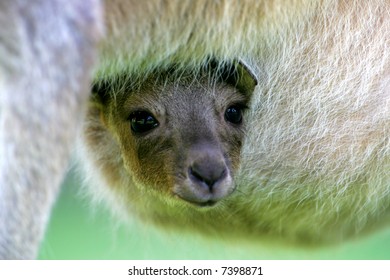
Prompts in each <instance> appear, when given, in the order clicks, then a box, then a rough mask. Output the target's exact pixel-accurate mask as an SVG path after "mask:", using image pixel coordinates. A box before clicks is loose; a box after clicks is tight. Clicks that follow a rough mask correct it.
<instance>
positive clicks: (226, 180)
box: [101, 73, 250, 206]
mask: <svg viewBox="0 0 390 280" xmlns="http://www.w3.org/2000/svg"><path fill="white" fill-rule="evenodd" d="M161 77H163V78H161ZM230 82H231V81H230ZM243 88H244V87H240V86H239V85H238V83H237V82H234V83H233V84H231V83H229V81H224V80H222V79H221V77H220V76H217V75H212V74H210V73H198V74H197V75H195V76H194V75H187V76H186V75H185V74H184V75H183V74H182V75H180V76H177V75H173V77H171V76H169V75H165V74H164V75H163V76H159V77H156V76H154V75H152V76H151V77H148V78H147V79H145V80H144V81H143V82H142V83H141V84H139V85H138V86H137V87H135V88H129V89H125V90H121V91H120V92H119V93H118V92H117V93H116V94H115V99H110V100H109V102H108V105H106V106H105V107H106V108H105V109H104V110H102V112H101V119H102V122H103V123H104V124H105V125H106V126H107V127H108V128H109V130H110V131H111V132H112V133H113V135H114V139H115V140H116V141H117V144H118V146H119V147H120V151H121V157H122V160H123V165H124V167H125V169H126V171H127V172H128V173H129V174H130V176H131V177H132V179H133V181H134V182H135V183H136V185H137V186H141V187H142V188H145V189H146V190H155V191H156V190H157V191H158V192H162V193H165V194H167V195H169V196H172V197H175V198H178V199H181V200H184V201H186V202H189V203H191V204H195V205H199V206H210V205H213V204H215V203H216V202H217V201H219V200H221V199H223V198H225V197H227V196H228V195H229V194H231V193H232V192H233V191H234V188H235V187H234V174H235V171H236V170H237V168H238V166H239V162H240V160H239V158H240V149H241V145H242V140H243V137H244V130H245V114H244V113H245V109H246V108H247V106H248V102H249V99H250V92H247V91H246V90H243Z"/></svg>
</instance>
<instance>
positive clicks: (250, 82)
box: [235, 60, 258, 93]
mask: <svg viewBox="0 0 390 280" xmlns="http://www.w3.org/2000/svg"><path fill="white" fill-rule="evenodd" d="M236 71H237V75H236V76H237V80H236V81H235V82H236V83H235V84H236V87H237V89H238V90H239V91H241V92H243V93H252V92H253V91H254V89H255V87H256V86H257V84H258V80H257V78H256V75H255V73H254V72H253V71H252V69H251V68H250V67H249V66H248V65H247V64H245V62H243V61H241V60H239V61H238V62H236Z"/></svg>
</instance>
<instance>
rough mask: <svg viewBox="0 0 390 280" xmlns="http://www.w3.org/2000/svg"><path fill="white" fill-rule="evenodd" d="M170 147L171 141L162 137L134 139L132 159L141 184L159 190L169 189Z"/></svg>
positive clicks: (172, 163) (170, 172) (170, 181)
mask: <svg viewBox="0 0 390 280" xmlns="http://www.w3.org/2000/svg"><path fill="white" fill-rule="evenodd" d="M172 147H173V145H172V142H171V141H170V140H167V139H164V138H163V137H158V138H155V139H153V140H150V139H148V140H145V139H138V140H137V141H135V145H134V147H133V150H134V158H133V160H134V161H135V164H136V165H137V172H136V174H135V175H136V177H137V179H138V180H139V181H141V183H142V185H145V186H148V187H151V188H155V189H158V190H161V191H169V189H171V187H172V185H173V179H172V173H173V165H174V160H173V155H172V149H173V148H172ZM133 172H134V171H133Z"/></svg>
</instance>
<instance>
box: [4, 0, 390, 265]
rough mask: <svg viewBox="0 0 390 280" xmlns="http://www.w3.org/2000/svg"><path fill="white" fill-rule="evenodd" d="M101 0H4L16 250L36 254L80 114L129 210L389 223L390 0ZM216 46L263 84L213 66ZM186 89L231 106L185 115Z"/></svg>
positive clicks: (347, 229) (89, 142)
mask: <svg viewBox="0 0 390 280" xmlns="http://www.w3.org/2000/svg"><path fill="white" fill-rule="evenodd" d="M102 4H103V3H102V1H99V0H86V1H77V0H68V1H64V0H53V1H40V0H31V1H24V0H3V1H1V2H0V23H1V24H2V26H3V28H1V30H0V91H1V94H0V155H1V157H0V221H1V222H2V227H0V258H34V257H35V256H36V254H37V250H38V248H39V244H40V241H41V239H42V237H43V235H44V232H45V227H46V224H47V221H48V219H49V217H50V210H51V207H52V205H53V204H54V203H55V200H56V196H57V194H58V190H59V186H60V182H61V180H62V178H63V176H64V174H65V172H66V169H67V165H68V162H69V158H70V154H71V151H72V149H73V147H74V146H75V145H76V143H75V142H76V141H75V139H76V138H77V137H76V135H77V134H78V133H79V130H80V128H83V131H84V132H83V133H82V135H83V136H82V138H83V139H84V140H85V141H86V142H85V143H84V144H81V145H80V147H82V148H81V151H82V153H80V154H83V155H84V156H85V160H82V161H84V165H85V169H86V170H87V174H86V176H87V177H88V178H91V177H95V180H93V181H92V180H89V181H91V182H93V186H92V187H91V188H90V189H91V190H92V193H93V194H94V195H96V196H98V197H103V198H104V199H106V200H107V201H108V202H110V204H111V205H112V207H113V208H114V209H115V208H119V210H121V212H120V213H122V214H121V215H123V216H127V215H130V214H132V213H136V214H137V215H138V216H139V217H141V219H142V220H145V221H151V222H153V223H157V224H160V225H161V226H163V227H167V226H176V227H180V228H183V229H184V228H185V229H187V230H190V231H200V232H203V233H205V234H212V233H215V232H218V233H220V234H225V235H227V236H234V237H236V236H240V237H242V238H245V239H248V240H249V239H250V240H258V241H261V240H263V239H264V238H267V239H268V238H271V239H276V240H284V241H287V242H292V243H297V244H301V243H308V242H309V243H312V244H323V243H326V242H331V243H332V242H339V241H343V240H346V239H348V238H350V237H352V236H359V235H361V234H362V233H365V232H367V231H369V230H370V229H375V228H379V227H381V226H384V225H388V224H389V216H390V215H389V214H390V175H389V174H390V172H389V169H390V157H389V155H390V142H389V127H390V124H389V120H390V109H389V108H390V106H389V104H390V97H389V96H390V48H389V38H390V16H389V11H390V4H389V1H388V0H373V1H353V0H342V1H339V0H324V1H316V0H314V1H311V0H310V1H309V0H296V1H289V2H286V1H282V0H273V1H268V0H267V1H265V0H249V1H244V2H234V1H228V0H226V1H225V0H223V1H207V0H199V1H180V0H171V1H169V3H168V2H167V1H163V0H160V1H159V0H156V1H148V2H146V1H136V0H111V1H106V2H105V5H104V7H103V5H102ZM210 58H213V59H214V60H215V61H217V62H218V65H217V67H216V68H213V69H223V68H224V65H228V64H229V63H233V64H235V63H236V62H235V61H240V62H241V64H242V65H246V68H247V69H251V70H250V72H251V73H252V74H253V75H252V76H253V77H255V80H257V82H258V85H257V86H256V87H253V83H251V82H249V84H252V86H250V87H247V86H246V84H247V82H244V83H242V82H239V83H230V82H229V79H222V80H218V79H216V78H213V77H210V78H207V76H208V75H209V73H211V72H213V71H211V72H210V71H209V70H207V69H204V66H205V65H207V63H206V62H205V61H207V60H208V59H210ZM238 64H240V63H238ZM172 65H175V71H174V72H175V73H177V75H176V74H175V75H173V76H170V71H169V69H168V68H169V67H170V66H172ZM206 68H207V67H206ZM235 68H236V69H239V68H240V67H238V66H237V67H235ZM165 70H167V71H165ZM164 71H165V73H164ZM214 72H218V71H214ZM222 72H224V71H222ZM180 73H183V74H182V75H183V79H178V76H180V75H181V74H180ZM160 74H161V77H160V78H159V79H156V78H157V77H158V76H160ZM198 74H199V75H200V76H199V75H198ZM156 75H157V76H156ZM203 75H205V77H203ZM190 76H192V78H188V77H190ZM244 76H247V75H244ZM125 77H127V78H125ZM185 77H187V78H185ZM123 79H125V80H126V82H125V83H124V80H123ZM164 79H167V81H166V82H162V80H164ZM239 80H240V79H239ZM250 80H251V79H249V81H250ZM252 80H253V79H252ZM180 81H181V82H180ZM144 82H145V83H144ZM91 84H94V85H95V86H94V90H96V91H95V92H94V93H93V94H92V96H93V98H92V101H91V103H92V104H95V105H93V106H92V105H91V106H92V107H88V100H89V95H90V86H91ZM238 84H243V85H244V86H243V87H242V88H241V89H240V87H239V86H237V85H238ZM137 85H139V87H138V86H137ZM192 85H193V89H192V90H193V95H191V94H190V93H189V92H190V91H191V90H190V88H191V87H192ZM106 86H107V87H106ZM123 87H124V88H123ZM251 87H253V88H254V90H253V93H251V98H250V102H249V103H248V104H249V106H248V109H245V107H242V106H241V105H242V103H241V101H240V100H243V101H245V100H247V99H245V98H244V99H240V100H237V101H240V102H238V103H237V104H236V103H235V100H236V99H235V98H236V96H241V95H240V94H236V93H235V90H237V89H238V92H240V93H242V92H251V90H249V91H247V90H248V89H250V88H251ZM104 88H106V89H107V90H104ZM126 88H127V89H126ZM201 88H204V89H205V90H204V91H202V90H201ZM163 89H164V90H163ZM165 89H166V90H167V92H165ZM243 89H244V91H243ZM107 91H108V94H105V93H104V92H107ZM176 91H177V92H181V93H182V95H183V96H182V97H181V98H183V99H181V101H180V102H179V103H176V102H174V101H176V100H178V101H179V100H180V98H179V97H177V98H173V97H169V96H170V94H174V93H176ZM201 92H207V93H208V94H201ZM143 93H145V97H147V96H154V98H156V102H157V101H158V102H157V103H153V102H151V100H149V101H148V99H145V101H142V98H141V96H142V95H143ZM165 93H166V94H165ZM168 93H169V94H168ZM217 93H221V95H219V94H217ZM127 94H129V96H127ZM160 95H161V97H160ZM208 95H210V96H209V97H207V96H208ZM195 96H196V98H195ZM222 96H225V97H226V103H225V101H222V100H221V97H222ZM245 96H247V95H245ZM207 98H211V100H213V101H215V104H214V105H213V106H211V107H210V105H208V101H207V100H209V101H210V99H207ZM240 98H241V97H240ZM126 100H128V101H127V103H126ZM185 100H186V101H187V102H189V103H194V104H198V103H197V102H199V104H203V105H207V106H206V107H205V108H209V109H210V108H213V109H215V111H214V114H212V113H211V112H209V111H206V110H205V112H204V115H203V114H200V115H199V113H198V114H197V115H195V117H196V118H195V119H196V120H197V123H196V124H195V123H192V122H190V123H188V122H189V121H187V123H188V125H186V124H185V123H184V120H185V119H187V120H189V119H191V117H190V116H189V115H185V116H180V118H179V116H178V115H176V118H175V117H173V116H175V114H177V112H183V109H184V107H183V108H181V109H180V110H179V109H178V108H176V107H175V106H178V105H180V106H183V104H186V102H184V101H185ZM133 102H135V103H137V102H139V104H140V105H142V106H141V107H138V108H134V107H132V105H131V104H133ZM230 102H232V103H230ZM206 103H207V104H206ZM244 103H245V102H244ZM153 104H160V105H159V106H155V107H154V105H153ZM245 104H246V103H245ZM168 105H172V106H173V107H169V106H168ZM203 105H202V107H203ZM237 105H239V106H237ZM226 106H228V107H226ZM166 108H170V109H172V110H173V111H170V110H168V111H169V112H170V113H172V112H173V116H171V115H170V114H167V112H168V111H164V110H165V109H166ZM193 108H197V109H196V110H198V111H199V107H195V106H194V107H192V106H189V105H188V108H187V110H184V111H186V112H187V113H190V114H194V113H195V112H198V111H196V110H195V109H193ZM194 110H195V111H194ZM86 112H88V113H87V120H86V122H85V123H84V118H85V116H86ZM239 112H241V113H243V114H242V115H241V114H240V113H239ZM120 114H123V115H120ZM205 116H209V117H205ZM218 116H219V117H218ZM241 117H242V124H239V122H240V121H239V120H240V119H241ZM115 121H118V123H116V122H115ZM235 121H237V122H238V123H235ZM202 123H204V124H205V125H204V126H203V125H200V124H202ZM173 124H175V126H173ZM179 128H180V131H176V130H175V129H179ZM191 128H193V129H191ZM137 131H138V132H137ZM184 131H187V132H188V133H189V134H188V133H184ZM184 134H185V135H189V136H188V137H184V136H183V135H184ZM191 135H192V136H191ZM198 136H199V137H198ZM154 154H155V155H156V156H155V157H153V156H154ZM180 157H182V158H180ZM163 159H164V160H165V162H164V163H162V160H163ZM114 167H115V168H118V169H115V168H114Z"/></svg>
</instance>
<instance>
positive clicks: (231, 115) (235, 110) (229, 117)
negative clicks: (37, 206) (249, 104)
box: [225, 106, 242, 124]
mask: <svg viewBox="0 0 390 280" xmlns="http://www.w3.org/2000/svg"><path fill="white" fill-rule="evenodd" d="M225 119H226V121H228V122H231V123H234V124H240V123H241V122H242V110H241V108H240V107H238V106H230V107H229V108H227V109H226V111H225Z"/></svg>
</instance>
